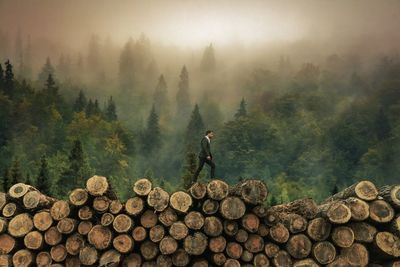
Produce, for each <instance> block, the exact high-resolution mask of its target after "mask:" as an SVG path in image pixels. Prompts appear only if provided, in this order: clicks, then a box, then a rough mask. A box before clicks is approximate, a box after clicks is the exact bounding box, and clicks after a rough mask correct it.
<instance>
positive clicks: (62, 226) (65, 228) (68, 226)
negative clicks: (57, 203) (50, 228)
mask: <svg viewBox="0 0 400 267" xmlns="http://www.w3.org/2000/svg"><path fill="white" fill-rule="evenodd" d="M77 226H78V222H77V220H75V219H72V218H64V219H61V220H60V221H58V223H57V230H58V231H59V232H60V233H62V234H70V233H72V232H73V231H75V229H76V227H77Z"/></svg>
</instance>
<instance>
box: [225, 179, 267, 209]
mask: <svg viewBox="0 0 400 267" xmlns="http://www.w3.org/2000/svg"><path fill="white" fill-rule="evenodd" d="M230 193H231V194H233V195H237V196H240V197H241V198H242V199H243V200H244V201H245V202H246V203H248V204H252V205H257V204H262V203H264V201H265V200H266V199H267V196H268V189H267V186H266V184H265V183H264V182H263V181H261V180H255V179H248V180H244V181H242V182H240V183H238V184H237V185H236V186H234V187H233V188H231V190H230Z"/></svg>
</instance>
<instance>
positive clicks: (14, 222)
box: [8, 213, 33, 237]
mask: <svg viewBox="0 0 400 267" xmlns="http://www.w3.org/2000/svg"><path fill="white" fill-rule="evenodd" d="M32 229H33V221H32V218H31V216H30V215H29V214H28V213H22V214H18V215H17V216H15V217H14V218H12V219H11V220H10V222H9V223H8V233H10V235H12V236H14V237H24V236H25V235H26V234H27V233H29V232H30V231H31V230H32Z"/></svg>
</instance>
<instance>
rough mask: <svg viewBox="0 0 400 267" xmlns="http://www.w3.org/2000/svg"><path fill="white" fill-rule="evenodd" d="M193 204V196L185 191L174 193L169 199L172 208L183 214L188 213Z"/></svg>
mask: <svg viewBox="0 0 400 267" xmlns="http://www.w3.org/2000/svg"><path fill="white" fill-rule="evenodd" d="M192 203H193V201H192V198H191V196H190V195H189V194H188V193H185V192H183V191H178V192H175V193H173V194H172V195H171V197H170V199H169V204H170V206H171V207H172V208H173V209H175V210H176V211H178V212H181V213H186V212H187V211H188V210H189V207H190V206H192Z"/></svg>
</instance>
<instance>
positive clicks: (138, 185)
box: [133, 178, 152, 196]
mask: <svg viewBox="0 0 400 267" xmlns="http://www.w3.org/2000/svg"><path fill="white" fill-rule="evenodd" d="M151 188H152V183H151V181H150V180H148V179H146V178H142V179H139V180H137V181H136V182H135V184H134V185H133V192H135V193H136V194H137V195H138V196H147V195H148V194H149V193H150V191H151Z"/></svg>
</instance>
